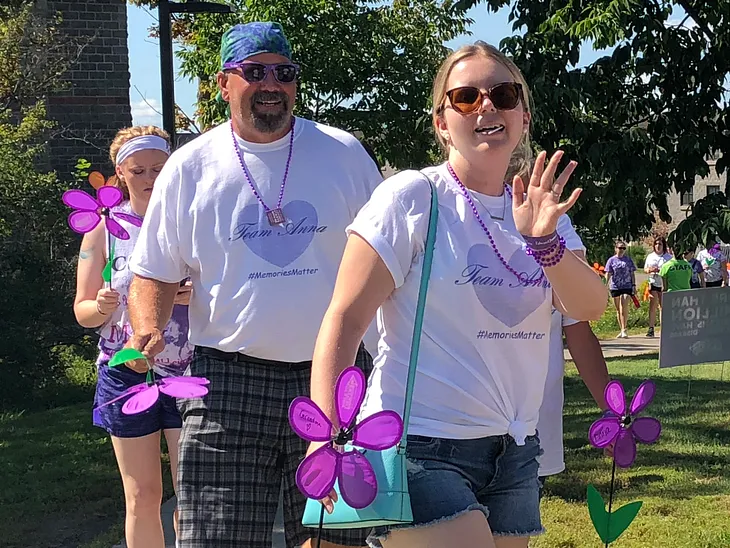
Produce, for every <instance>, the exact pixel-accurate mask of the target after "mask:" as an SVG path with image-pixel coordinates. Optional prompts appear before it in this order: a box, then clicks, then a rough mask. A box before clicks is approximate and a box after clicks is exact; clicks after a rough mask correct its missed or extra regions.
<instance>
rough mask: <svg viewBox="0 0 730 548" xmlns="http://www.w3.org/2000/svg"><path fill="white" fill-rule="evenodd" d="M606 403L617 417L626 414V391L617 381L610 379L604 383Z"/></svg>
mask: <svg viewBox="0 0 730 548" xmlns="http://www.w3.org/2000/svg"><path fill="white" fill-rule="evenodd" d="M604 396H605V398H606V405H608V408H609V409H610V410H611V411H613V412H614V413H615V414H616V415H618V416H619V417H621V416H623V415H625V414H626V393H625V392H624V387H623V385H622V384H621V383H620V382H619V381H611V382H609V383H608V384H607V385H606V390H605V392H604Z"/></svg>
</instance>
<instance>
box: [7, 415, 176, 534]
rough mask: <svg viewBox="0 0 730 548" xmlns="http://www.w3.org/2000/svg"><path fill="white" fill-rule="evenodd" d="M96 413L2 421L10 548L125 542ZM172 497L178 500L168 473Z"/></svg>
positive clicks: (116, 487)
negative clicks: (93, 422) (93, 421)
mask: <svg viewBox="0 0 730 548" xmlns="http://www.w3.org/2000/svg"><path fill="white" fill-rule="evenodd" d="M90 408H91V403H90V402H89V403H84V404H78V405H72V406H67V407H58V408H55V409H51V410H47V411H39V412H34V413H27V414H25V413H15V414H10V413H8V414H0V463H2V464H1V465H0V486H2V487H1V488H0V509H2V510H1V514H2V517H1V518H0V539H2V540H0V545H2V546H3V547H5V548H21V547H22V548H29V547H32V548H45V547H49V548H50V547H54V548H78V547H83V548H92V547H94V548H102V547H103V548H110V547H111V546H113V545H114V544H116V543H117V542H118V541H119V539H120V538H122V537H123V526H122V522H123V516H124V498H123V497H124V496H123V491H122V484H121V479H120V477H119V472H118V470H117V466H116V461H115V459H114V453H113V451H112V446H111V441H110V440H109V437H108V436H107V435H106V433H105V432H103V431H102V430H101V429H99V428H96V427H94V426H92V425H91V410H90ZM168 464H169V463H166V466H165V467H163V469H165V468H167V469H168V470H169V466H167V465H168ZM165 491H166V495H168V496H169V495H171V493H172V487H171V483H170V477H169V473H167V471H166V473H165Z"/></svg>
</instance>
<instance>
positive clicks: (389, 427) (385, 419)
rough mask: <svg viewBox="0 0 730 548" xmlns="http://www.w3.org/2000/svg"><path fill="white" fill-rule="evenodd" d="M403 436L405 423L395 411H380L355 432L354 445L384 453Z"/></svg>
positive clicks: (359, 425)
mask: <svg viewBox="0 0 730 548" xmlns="http://www.w3.org/2000/svg"><path fill="white" fill-rule="evenodd" d="M401 436H403V421H402V420H401V418H400V415H398V413H396V412H395V411H379V412H377V413H375V414H374V415H371V416H370V417H368V418H367V419H365V420H364V421H362V422H361V423H360V424H358V425H357V426H355V430H354V431H353V440H352V444H353V445H356V446H358V447H363V448H365V449H373V450H375V451H382V450H383V449H388V448H390V447H393V446H394V445H395V444H396V443H398V441H399V440H400V439H401Z"/></svg>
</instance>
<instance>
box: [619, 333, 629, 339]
mask: <svg viewBox="0 0 730 548" xmlns="http://www.w3.org/2000/svg"><path fill="white" fill-rule="evenodd" d="M618 337H619V339H628V338H629V335H628V333H626V331H622V332H621V333H619V335H618Z"/></svg>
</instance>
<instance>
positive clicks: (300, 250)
mask: <svg viewBox="0 0 730 548" xmlns="http://www.w3.org/2000/svg"><path fill="white" fill-rule="evenodd" d="M236 140H237V143H234V141H233V136H232V135H231V128H230V124H228V123H226V124H222V125H220V126H218V127H216V128H214V129H212V130H210V131H208V132H207V133H205V134H203V135H201V136H200V137H198V138H196V139H195V140H194V141H192V142H190V143H189V144H187V145H185V146H184V147H182V148H180V149H179V150H177V151H176V152H175V153H173V154H172V156H170V159H169V160H168V161H167V163H166V164H165V167H164V169H163V170H162V172H161V173H160V175H159V177H158V178H157V181H156V182H155V186H154V190H153V192H152V197H151V199H150V204H149V207H148V209H147V213H146V215H145V219H144V224H143V226H142V231H141V233H140V236H139V240H138V243H137V246H136V247H135V250H134V254H133V257H132V263H131V269H132V271H133V272H134V273H135V274H138V275H140V276H145V277H149V278H154V279H156V280H160V281H163V282H177V281H179V280H181V279H182V278H183V277H185V276H186V275H187V272H188V269H189V271H190V276H191V280H192V283H193V292H192V297H191V300H190V342H191V343H192V344H194V345H199V346H207V347H213V348H218V349H220V350H224V351H227V352H243V353H245V354H248V355H250V356H255V357H258V358H264V359H271V360H278V361H284V362H299V361H307V360H311V359H312V353H313V350H314V342H315V340H316V337H317V333H318V331H319V326H320V323H321V321H322V317H323V316H324V312H325V310H326V308H327V306H328V305H329V302H330V299H331V297H332V290H333V288H334V283H335V277H336V275H337V269H338V267H339V264H340V259H341V257H342V252H343V250H344V247H345V243H346V241H347V238H346V234H345V228H346V227H347V225H348V224H350V223H351V222H352V220H353V219H354V218H355V215H356V214H357V212H358V211H359V210H360V208H361V207H362V206H363V204H365V202H367V200H368V198H369V197H370V195H371V194H372V191H373V190H374V189H375V187H376V186H377V185H378V184H379V183H380V182H381V181H382V177H381V175H380V172H379V171H378V169H377V167H376V166H375V164H374V163H373V161H372V159H371V158H370V156H368V154H367V152H366V151H365V149H364V148H363V147H362V145H361V144H360V142H359V141H358V140H357V139H355V137H353V136H352V135H350V134H349V133H346V132H344V131H341V130H339V129H335V128H332V127H328V126H325V125H322V124H317V123H314V122H311V121H309V120H304V119H302V118H297V119H296V124H295V129H294V143H293V152H292V155H291V163H290V166H289V176H288V180H287V183H286V187H285V190H284V199H283V202H282V208H283V212H284V215H285V216H286V217H287V219H288V221H287V223H286V225H285V226H284V227H278V226H271V225H270V224H269V222H268V219H267V217H266V212H265V210H264V208H263V207H262V206H261V205H260V204H259V202H258V201H257V199H256V197H255V196H254V194H253V192H252V190H251V187H250V186H249V184H248V183H247V182H246V178H245V175H244V172H243V170H242V168H241V165H240V162H239V159H238V157H237V155H236V151H235V148H234V147H235V146H238V147H240V149H241V151H242V152H243V155H244V160H245V162H246V164H247V166H248V168H249V171H250V173H251V176H252V177H253V182H254V184H255V185H256V188H257V189H258V192H259V195H260V196H261V198H262V199H263V201H264V202H265V203H266V205H267V206H268V207H269V208H271V209H273V208H275V207H276V205H277V200H278V196H279V189H280V187H281V182H282V178H283V176H284V170H285V166H286V161H287V157H288V154H289V134H287V135H286V136H285V137H283V138H282V139H279V140H277V141H275V142H273V143H267V144H258V143H249V142H245V141H243V140H242V139H240V138H237V139H236ZM368 346H369V345H368ZM369 348H370V350H371V352H374V349H373V348H372V347H370V346H369Z"/></svg>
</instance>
